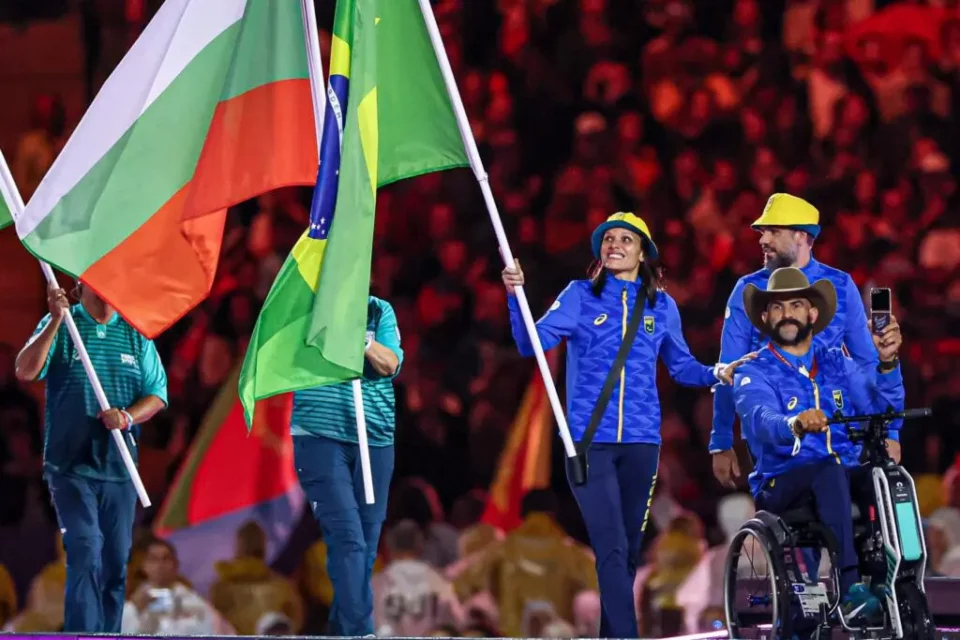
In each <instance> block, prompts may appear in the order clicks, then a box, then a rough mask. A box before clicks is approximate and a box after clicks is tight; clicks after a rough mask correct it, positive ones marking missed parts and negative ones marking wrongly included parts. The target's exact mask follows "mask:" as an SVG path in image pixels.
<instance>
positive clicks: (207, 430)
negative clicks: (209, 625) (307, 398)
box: [154, 372, 305, 593]
mask: <svg viewBox="0 0 960 640" xmlns="http://www.w3.org/2000/svg"><path fill="white" fill-rule="evenodd" d="M292 408H293V401H292V397H291V396H290V394H285V395H280V396H275V397H273V398H270V399H269V400H264V401H263V402H261V403H260V404H259V405H258V407H257V409H258V411H257V420H256V422H255V423H254V425H253V428H252V429H251V430H250V434H249V436H248V435H247V429H246V425H245V424H244V421H243V407H242V406H241V404H240V399H239V398H238V396H237V372H234V374H233V376H232V377H231V378H230V379H229V380H227V381H226V382H225V383H224V385H223V388H222V389H221V390H220V393H219V394H218V396H217V398H216V400H215V401H214V403H213V405H212V406H211V407H210V409H209V410H208V411H207V415H206V416H205V417H204V419H203V424H202V425H201V427H200V430H199V431H198V432H197V435H196V437H195V438H194V440H193V443H192V444H191V446H190V450H189V451H188V453H187V457H186V459H185V461H184V463H183V465H182V466H181V467H180V470H179V471H178V473H177V477H176V479H175V480H174V483H173V487H172V488H171V489H170V491H169V492H168V493H167V497H166V499H165V500H164V502H163V506H162V507H161V508H160V513H159V514H158V516H157V519H156V521H155V524H154V533H156V534H157V535H158V536H160V537H163V538H166V539H168V540H170V542H172V543H174V544H175V545H176V547H177V553H178V555H179V557H180V567H181V571H182V572H183V573H184V576H185V577H186V578H187V579H188V580H190V582H191V583H192V584H193V585H194V587H196V588H197V589H198V590H199V592H200V593H206V591H207V589H208V588H209V586H210V585H211V584H212V583H213V580H214V578H215V570H214V564H215V563H216V562H217V561H218V560H229V559H231V557H232V552H233V545H232V542H231V541H232V540H233V536H234V534H235V533H236V531H237V529H239V528H240V527H241V526H243V524H245V523H246V522H247V521H249V520H256V521H257V522H259V523H260V525H261V526H262V527H263V529H264V531H266V533H267V544H268V549H267V554H268V557H267V561H268V562H269V561H271V560H272V558H273V557H275V556H276V554H277V553H279V552H280V551H281V550H282V549H283V547H284V545H285V544H286V542H287V539H288V538H289V536H290V533H291V532H292V531H293V529H294V527H296V525H297V524H298V523H299V522H300V518H301V516H302V515H303V509H304V504H305V503H304V496H303V492H302V491H301V489H300V485H299V483H298V482H297V474H296V470H295V469H294V466H293V439H292V438H291V436H290V412H291V411H292Z"/></svg>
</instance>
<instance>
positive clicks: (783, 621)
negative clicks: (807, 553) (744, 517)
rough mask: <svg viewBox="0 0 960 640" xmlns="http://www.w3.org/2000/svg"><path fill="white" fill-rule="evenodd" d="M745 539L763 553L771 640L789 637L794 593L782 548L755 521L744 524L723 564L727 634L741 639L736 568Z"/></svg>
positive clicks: (731, 542) (724, 611) (724, 610)
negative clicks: (767, 574) (768, 581)
mask: <svg viewBox="0 0 960 640" xmlns="http://www.w3.org/2000/svg"><path fill="white" fill-rule="evenodd" d="M748 538H753V539H754V540H756V542H757V543H758V544H759V547H760V549H761V550H762V551H763V555H764V559H765V560H766V562H767V567H768V570H769V572H770V577H769V580H770V595H771V597H772V599H773V602H772V603H771V619H772V628H771V629H770V636H769V637H771V638H782V637H790V635H791V634H792V632H793V620H792V616H791V611H790V609H791V602H792V599H793V592H792V590H791V588H790V584H789V583H788V582H787V571H786V567H785V565H784V563H783V549H782V548H781V547H780V545H778V544H777V542H776V540H775V539H774V536H773V534H772V533H770V532H769V531H768V530H767V529H766V527H764V526H763V524H761V523H760V522H757V521H756V520H750V521H748V522H747V523H746V524H744V526H743V528H741V529H740V531H738V532H737V533H736V534H735V535H734V536H733V539H732V540H731V541H730V547H729V549H728V551H727V559H726V562H725V563H724V581H723V613H724V616H725V617H726V619H727V635H728V636H729V637H730V638H740V637H742V635H741V632H742V625H741V624H740V616H739V615H738V613H737V608H736V606H735V605H736V595H737V594H736V590H737V566H738V560H739V558H740V553H741V551H742V549H743V545H744V543H745V542H746V541H747V539H748Z"/></svg>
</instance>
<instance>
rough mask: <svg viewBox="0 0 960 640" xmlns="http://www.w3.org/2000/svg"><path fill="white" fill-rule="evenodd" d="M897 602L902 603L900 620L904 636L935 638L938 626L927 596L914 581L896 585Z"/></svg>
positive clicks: (916, 639)
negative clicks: (934, 620)
mask: <svg viewBox="0 0 960 640" xmlns="http://www.w3.org/2000/svg"><path fill="white" fill-rule="evenodd" d="M896 589H897V602H899V603H900V622H901V624H902V625H903V637H904V638H910V639H911V640H935V639H936V638H937V628H936V625H935V624H934V622H933V614H931V613H930V606H929V605H928V604H927V598H926V596H925V595H924V594H923V592H922V591H920V587H918V586H917V584H916V583H914V582H909V581H905V582H901V583H900V584H898V585H897V586H896Z"/></svg>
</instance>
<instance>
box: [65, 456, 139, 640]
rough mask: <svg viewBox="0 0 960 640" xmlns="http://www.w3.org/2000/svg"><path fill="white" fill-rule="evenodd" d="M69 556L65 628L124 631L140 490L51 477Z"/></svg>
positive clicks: (122, 484)
mask: <svg viewBox="0 0 960 640" xmlns="http://www.w3.org/2000/svg"><path fill="white" fill-rule="evenodd" d="M47 485H48V486H49V487H50V496H51V498H52V499H53V506H54V509H55V510H56V512H57V520H58V521H59V524H60V532H61V534H62V535H63V547H64V549H65V550H66V552H67V585H66V591H65V593H64V611H63V630H64V632H70V633H114V634H119V633H120V622H121V620H122V618H123V602H124V598H125V596H126V583H127V560H128V559H129V557H130V545H131V544H132V543H133V520H134V516H135V515H136V508H137V492H136V489H134V487H133V484H132V483H130V482H104V481H98V480H92V479H89V478H83V477H80V476H70V475H57V474H48V475H47Z"/></svg>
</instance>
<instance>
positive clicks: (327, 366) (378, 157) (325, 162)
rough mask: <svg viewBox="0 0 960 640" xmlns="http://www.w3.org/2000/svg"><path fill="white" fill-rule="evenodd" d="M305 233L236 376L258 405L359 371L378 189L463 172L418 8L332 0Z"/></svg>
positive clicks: (401, 2)
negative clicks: (323, 105)
mask: <svg viewBox="0 0 960 640" xmlns="http://www.w3.org/2000/svg"><path fill="white" fill-rule="evenodd" d="M329 83H330V90H329V91H328V92H327V96H328V101H327V109H326V116H325V119H324V128H323V137H322V141H321V148H320V170H319V172H318V175H317V187H316V190H315V191H314V194H313V204H312V205H311V208H310V227H309V228H308V229H307V230H306V231H305V232H304V234H303V236H301V238H300V240H299V241H298V242H297V244H296V246H294V248H293V251H292V252H291V253H290V256H289V257H288V258H287V260H286V262H285V263H284V265H283V267H282V268H281V270H280V274H279V275H278V276H277V280H276V281H275V282H274V283H273V287H272V288H271V290H270V293H269V295H268V296H267V299H266V301H265V302H264V306H263V309H262V310H261V312H260V317H259V319H258V320H257V326H256V328H255V329H254V333H253V337H252V338H251V340H250V346H249V347H248V350H247V354H246V357H245V359H244V362H243V369H242V372H241V374H240V398H241V401H242V402H243V407H244V415H245V418H246V421H247V425H248V426H249V425H250V424H252V422H253V410H254V405H255V403H256V401H257V400H260V399H262V398H266V397H269V396H273V395H277V394H280V393H285V392H288V391H295V390H298V389H307V388H310V387H316V386H321V385H326V384H333V383H337V382H343V381H346V380H350V379H353V378H357V377H359V376H360V374H361V373H362V371H363V342H364V334H365V331H366V326H367V297H368V296H369V291H370V263H371V257H372V253H373V224H374V210H375V208H376V199H377V188H378V187H382V186H384V185H386V184H389V183H391V182H395V181H397V180H402V179H404V178H410V177H413V176H417V175H421V174H424V173H429V172H432V171H441V170H444V169H450V168H454V167H464V166H468V165H469V161H468V160H467V156H466V151H465V149H464V146H463V141H462V139H461V137H460V132H459V129H458V128H457V122H456V117H455V116H454V112H453V107H452V105H451V103H450V99H449V97H448V96H447V91H446V87H445V85H444V82H443V77H442V75H441V73H440V66H439V64H438V62H437V58H436V55H435V53H434V51H433V47H432V45H431V43H430V39H429V37H428V34H427V29H426V25H425V23H424V20H423V15H422V14H421V13H420V8H419V5H418V3H417V0H339V2H338V4H337V10H336V16H335V18H334V26H333V42H332V46H331V58H330V81H329Z"/></svg>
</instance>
